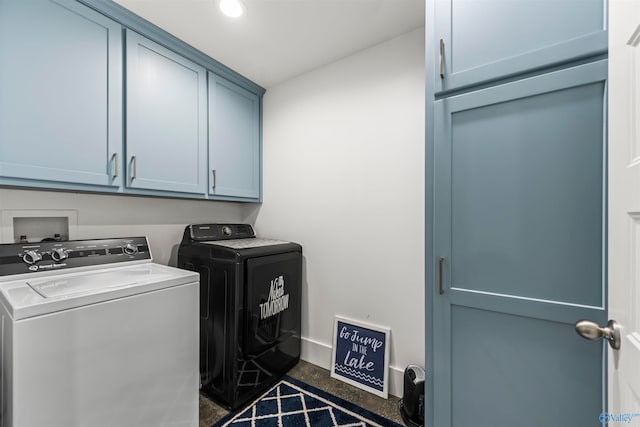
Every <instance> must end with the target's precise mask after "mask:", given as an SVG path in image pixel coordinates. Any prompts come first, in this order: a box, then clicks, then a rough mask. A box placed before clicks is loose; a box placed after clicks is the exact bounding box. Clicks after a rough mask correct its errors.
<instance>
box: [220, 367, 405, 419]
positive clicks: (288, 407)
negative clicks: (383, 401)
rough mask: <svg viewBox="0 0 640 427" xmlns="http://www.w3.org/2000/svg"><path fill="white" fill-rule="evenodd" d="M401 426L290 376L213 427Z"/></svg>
mask: <svg viewBox="0 0 640 427" xmlns="http://www.w3.org/2000/svg"><path fill="white" fill-rule="evenodd" d="M227 426H230V427H231V426H232V427H245V426H246V427H249V426H251V427H303V426H307V427H337V426H341V427H347V426H353V427H355V426H362V427H369V426H371V427H402V425H401V424H398V423H396V422H394V421H391V420H388V419H386V418H383V417H381V416H379V415H377V414H374V413H372V412H370V411H368V410H366V409H364V408H361V407H359V406H357V405H354V404H352V403H350V402H347V401H346V400H343V399H340V398H339V397H336V396H333V395H331V394H329V393H326V392H324V391H322V390H318V389H317V388H315V387H312V386H310V385H309V384H305V383H302V382H300V381H298V380H296V379H293V378H291V377H289V376H285V377H283V379H282V380H280V382H279V383H277V384H276V385H275V386H273V387H272V388H271V389H270V390H269V391H267V392H266V393H265V394H263V395H262V396H261V397H260V398H259V399H258V400H256V401H255V402H253V404H251V405H250V406H249V407H247V408H245V409H241V410H240V411H238V412H235V413H231V414H229V415H227V416H226V417H224V418H223V419H221V420H220V421H218V422H217V423H215V424H214V425H213V426H212V427H227Z"/></svg>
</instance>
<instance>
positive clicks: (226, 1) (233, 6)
mask: <svg viewBox="0 0 640 427" xmlns="http://www.w3.org/2000/svg"><path fill="white" fill-rule="evenodd" d="M244 9H245V7H244V4H243V3H242V2H241V1H240V0H220V10H221V11H222V13H224V14H225V15H227V16H230V17H231V18H238V17H240V16H242V14H243V13H244Z"/></svg>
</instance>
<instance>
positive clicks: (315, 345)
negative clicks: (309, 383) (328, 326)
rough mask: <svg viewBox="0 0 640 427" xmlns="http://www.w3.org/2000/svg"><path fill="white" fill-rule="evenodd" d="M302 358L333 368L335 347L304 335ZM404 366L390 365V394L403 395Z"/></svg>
mask: <svg viewBox="0 0 640 427" xmlns="http://www.w3.org/2000/svg"><path fill="white" fill-rule="evenodd" d="M301 341H302V342H301V348H300V350H301V351H300V358H301V359H302V360H304V361H305V362H309V363H313V364H314V365H316V366H320V367H321V368H324V369H331V353H332V350H333V347H331V346H330V345H327V344H325V343H321V342H318V341H314V340H312V339H310V338H305V337H302V340H301ZM403 377H404V368H396V367H394V366H389V394H391V395H393V396H398V397H402V394H403Z"/></svg>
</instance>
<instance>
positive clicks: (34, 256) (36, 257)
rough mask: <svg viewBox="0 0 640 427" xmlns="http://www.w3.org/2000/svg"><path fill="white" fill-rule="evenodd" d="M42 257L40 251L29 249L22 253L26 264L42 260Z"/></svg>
mask: <svg viewBox="0 0 640 427" xmlns="http://www.w3.org/2000/svg"><path fill="white" fill-rule="evenodd" d="M41 259H42V255H40V254H39V253H38V252H36V251H27V252H25V253H24V255H22V260H23V261H24V262H25V263H26V264H29V265H31V264H35V263H36V262H38V261H40V260H41Z"/></svg>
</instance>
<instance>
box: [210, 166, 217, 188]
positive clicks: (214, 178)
mask: <svg viewBox="0 0 640 427" xmlns="http://www.w3.org/2000/svg"><path fill="white" fill-rule="evenodd" d="M211 189H212V190H215V189H216V170H215V169H212V170H211Z"/></svg>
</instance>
